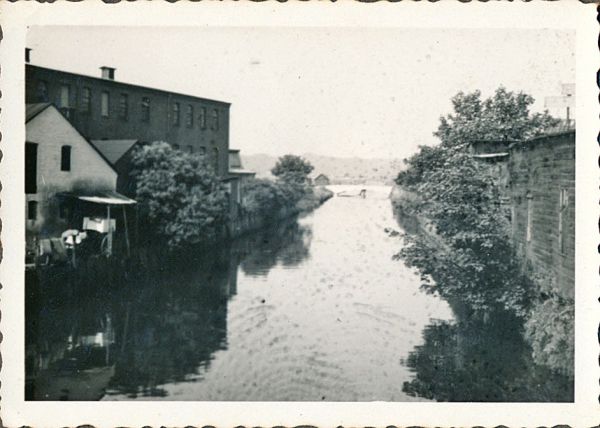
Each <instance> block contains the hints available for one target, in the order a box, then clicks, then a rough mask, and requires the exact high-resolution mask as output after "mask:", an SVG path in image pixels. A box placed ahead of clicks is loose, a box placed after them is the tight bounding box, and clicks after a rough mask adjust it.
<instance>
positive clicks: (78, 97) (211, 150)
mask: <svg viewBox="0 0 600 428" xmlns="http://www.w3.org/2000/svg"><path fill="white" fill-rule="evenodd" d="M25 78H26V81H25V84H26V88H25V98H26V102H27V103H39V102H51V103H54V104H55V105H56V106H57V107H59V108H61V107H64V106H63V105H62V99H61V87H62V86H63V85H66V86H68V87H69V97H68V98H69V99H68V108H67V109H65V110H64V111H65V114H66V115H67V116H68V118H69V121H70V122H71V123H72V124H73V126H75V128H77V129H78V130H79V131H80V132H81V133H82V134H83V135H84V136H85V137H86V138H89V139H91V140H100V139H103V138H106V139H137V140H140V141H142V142H153V141H166V142H168V143H170V144H177V145H179V147H180V148H181V149H182V150H188V148H189V147H190V146H191V147H192V149H193V150H194V151H195V152H198V151H201V150H202V151H206V153H207V155H208V156H209V159H210V160H211V163H213V164H214V161H213V157H214V156H215V155H217V156H218V164H219V167H218V169H219V173H220V175H221V176H226V175H227V168H228V157H229V153H228V149H229V104H228V103H225V102H221V101H216V100H209V99H205V98H200V97H194V96H190V95H185V94H178V93H173V92H167V91H162V90H158V89H152V88H146V87H143V86H137V85H132V84H128V83H123V82H119V81H115V80H108V79H101V78H95V77H91V76H83V75H80V74H75V73H68V72H64V71H60V70H53V69H48V68H44V67H38V66H34V65H30V64H27V66H26V73H25ZM41 85H42V86H43V87H44V88H45V93H42V92H43V91H40V88H41ZM84 88H89V89H90V91H91V98H90V111H89V112H87V111H85V110H86V109H85V107H84V100H83V89H84ZM103 92H107V93H108V94H109V112H108V113H109V114H108V117H105V116H102V114H101V97H102V93H103ZM121 94H127V96H128V97H127V99H128V108H127V111H128V112H127V117H126V118H123V117H121V116H120V96H121ZM143 98H148V99H149V100H150V118H149V120H148V121H144V120H143V118H142V107H141V105H142V99H143ZM175 103H178V104H179V123H178V124H174V121H173V116H174V110H173V105H174V104H175ZM188 105H191V106H192V107H193V122H192V124H191V125H190V126H188V124H187V122H186V110H187V106H188ZM204 112H205V114H204V115H203V113H204ZM215 112H216V115H218V124H217V123H216V121H215ZM202 116H204V119H202ZM215 149H216V150H215Z"/></svg>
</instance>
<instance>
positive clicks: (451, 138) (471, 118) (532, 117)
mask: <svg viewBox="0 0 600 428" xmlns="http://www.w3.org/2000/svg"><path fill="white" fill-rule="evenodd" d="M534 101H535V100H534V99H533V97H532V96H531V95H527V94H524V93H523V92H519V93H515V92H509V91H507V90H506V88H504V87H502V86H501V87H499V88H498V89H496V92H495V93H494V95H493V96H492V97H490V98H487V99H485V100H482V99H481V92H480V91H475V92H472V93H470V94H465V93H463V92H459V93H458V94H456V95H455V96H454V97H453V98H452V106H453V108H454V113H451V114H448V115H447V116H445V117H444V116H442V117H441V118H440V125H439V127H438V130H437V131H436V132H435V133H434V135H435V136H436V137H438V138H439V139H440V141H441V143H442V145H443V146H456V145H461V144H465V143H469V142H470V141H472V140H478V139H479V140H505V141H511V140H512V141H514V140H523V139H527V138H531V137H534V136H536V135H539V134H541V133H542V132H543V131H544V130H545V129H547V128H549V127H551V126H554V125H556V124H557V123H558V122H559V121H558V119H555V118H553V117H552V116H550V115H549V114H548V112H544V113H535V114H531V112H530V111H529V108H530V107H531V105H532V104H533V103H534Z"/></svg>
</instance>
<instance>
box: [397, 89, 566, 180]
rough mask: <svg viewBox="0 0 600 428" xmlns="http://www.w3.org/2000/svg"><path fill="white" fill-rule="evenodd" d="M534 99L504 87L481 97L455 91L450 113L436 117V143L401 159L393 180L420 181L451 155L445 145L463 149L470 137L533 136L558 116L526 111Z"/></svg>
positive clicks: (465, 147) (514, 138)
mask: <svg viewBox="0 0 600 428" xmlns="http://www.w3.org/2000/svg"><path fill="white" fill-rule="evenodd" d="M533 102H534V99H533V97H531V96H530V95H527V94H524V93H523V92H519V93H515V92H509V91H507V90H506V89H505V88H504V87H500V88H498V89H497V90H496V92H495V94H494V95H493V96H492V97H490V98H487V99H485V100H482V99H481V92H480V91H475V92H472V93H469V94H465V93H463V92H459V93H458V94H456V95H455V96H454V97H453V98H452V106H453V110H454V111H453V113H450V114H448V115H446V116H442V117H440V124H439V126H438V129H437V131H436V132H434V134H433V135H434V136H436V137H438V138H439V140H440V143H441V144H439V145H437V146H433V147H428V146H421V147H420V148H419V151H418V152H417V153H416V154H414V155H413V156H411V157H410V158H408V159H407V160H405V164H406V166H407V168H406V169H405V170H404V171H401V172H400V173H399V174H398V177H397V178H396V183H397V184H400V185H403V186H409V187H410V186H415V185H416V184H417V183H419V182H421V181H424V177H423V174H424V173H425V172H427V171H433V170H436V169H438V168H440V167H441V166H442V165H443V160H444V159H445V158H447V157H448V156H450V155H452V152H447V150H448V149H449V148H453V147H456V148H460V149H461V150H463V151H466V150H467V148H468V144H469V143H470V142H471V141H474V140H501V141H516V140H523V139H527V138H531V137H534V136H536V135H539V134H541V133H543V132H544V130H545V129H548V128H549V127H552V126H555V125H556V124H557V123H558V122H559V120H558V119H555V118H553V117H552V116H550V115H549V114H548V113H547V112H544V113H534V114H532V113H531V112H530V110H529V109H530V107H531V105H532V104H533Z"/></svg>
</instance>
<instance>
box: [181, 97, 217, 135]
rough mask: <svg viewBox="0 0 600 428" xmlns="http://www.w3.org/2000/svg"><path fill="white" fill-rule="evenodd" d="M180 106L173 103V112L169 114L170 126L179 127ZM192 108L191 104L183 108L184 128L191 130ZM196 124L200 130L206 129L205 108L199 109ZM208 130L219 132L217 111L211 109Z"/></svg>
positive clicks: (192, 124) (192, 123)
mask: <svg viewBox="0 0 600 428" xmlns="http://www.w3.org/2000/svg"><path fill="white" fill-rule="evenodd" d="M180 116H181V105H180V104H179V103H178V102H174V103H173V111H172V114H171V125H173V126H179V125H180V123H181V118H180ZM194 117H195V115H194V106H193V105H192V104H187V105H186V106H185V126H187V127H188V128H192V127H193V126H194ZM198 124H199V126H200V129H206V107H200V112H199V113H198ZM210 129H211V130H213V131H218V130H219V110H217V109H216V108H215V109H212V110H211V125H210Z"/></svg>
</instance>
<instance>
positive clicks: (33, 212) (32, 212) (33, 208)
mask: <svg viewBox="0 0 600 428" xmlns="http://www.w3.org/2000/svg"><path fill="white" fill-rule="evenodd" d="M37 211H38V203H37V201H29V202H27V220H37Z"/></svg>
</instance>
